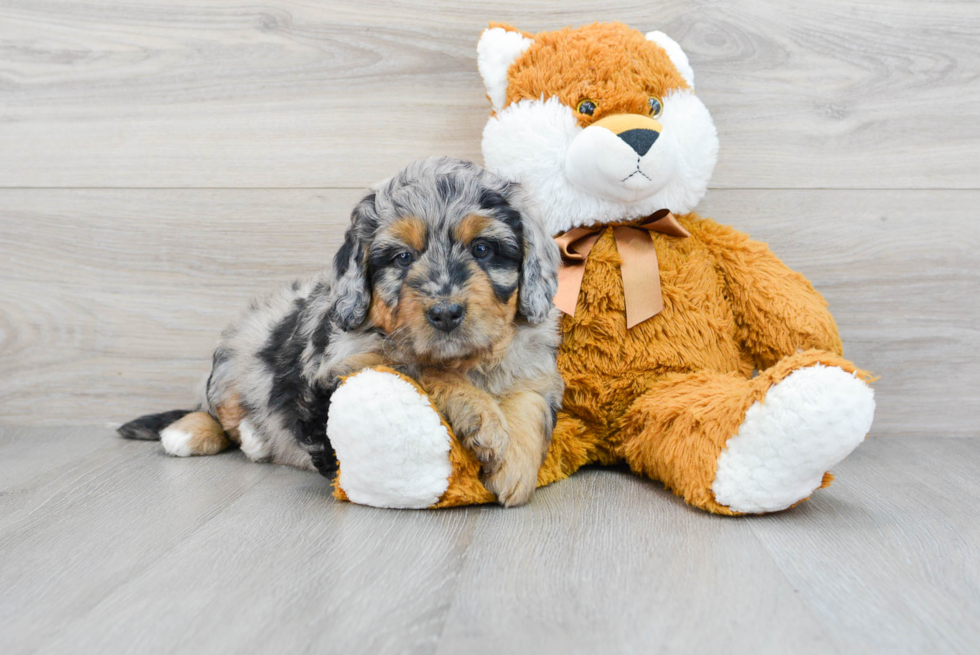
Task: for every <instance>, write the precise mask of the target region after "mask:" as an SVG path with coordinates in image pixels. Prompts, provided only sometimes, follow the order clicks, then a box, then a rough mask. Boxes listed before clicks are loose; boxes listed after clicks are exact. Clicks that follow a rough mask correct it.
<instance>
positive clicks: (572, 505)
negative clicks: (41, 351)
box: [0, 428, 980, 654]
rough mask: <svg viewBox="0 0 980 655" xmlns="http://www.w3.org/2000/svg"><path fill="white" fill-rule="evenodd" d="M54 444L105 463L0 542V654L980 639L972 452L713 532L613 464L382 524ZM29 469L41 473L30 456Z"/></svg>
mask: <svg viewBox="0 0 980 655" xmlns="http://www.w3.org/2000/svg"><path fill="white" fill-rule="evenodd" d="M30 433H33V438H34V440H35V441H36V442H37V443H38V444H39V445H43V444H45V443H48V442H50V443H56V442H57V439H58V435H57V434H56V433H55V432H54V431H50V430H48V429H37V428H35V429H33V430H27V431H23V432H21V433H20V434H22V435H30ZM72 438H73V439H74V440H76V441H81V442H86V443H89V444H90V447H93V448H95V447H99V448H101V447H103V445H109V446H110V448H107V449H104V453H103V459H102V460H101V461H99V462H95V461H92V462H89V463H87V464H85V465H84V469H85V470H84V471H81V474H80V475H77V476H76V477H75V479H74V481H73V482H71V483H70V484H66V485H65V487H64V488H63V489H61V490H59V491H58V492H57V493H55V494H52V495H51V496H50V498H49V499H48V500H47V501H46V502H44V503H43V504H42V505H40V506H39V507H37V508H36V509H35V510H34V511H32V512H31V513H30V515H29V516H26V517H22V518H21V519H20V520H19V521H17V522H16V523H15V524H8V525H6V526H3V527H0V584H2V585H3V587H2V588H3V589H4V593H3V594H0V644H3V650H4V652H5V653H25V652H41V653H69V652H70V653H104V652H141V653H142V652H146V653H158V652H159V653H164V652H167V653H184V652H187V653H191V652H193V653H217V652H242V651H248V652H255V653H265V652H302V653H306V652H309V653H314V652H316V653H322V652H327V653H345V654H356V653H392V652H398V653H403V652H410V653H456V652H475V653H481V652H509V653H530V652H536V653H552V652H554V653H559V652H561V653H579V652H582V653H584V652H597V651H601V652H644V653H648V652H658V653H673V652H678V653H693V652H718V651H719V650H724V651H725V652H733V653H735V652H760V653H768V652H773V653H785V652H799V653H806V652H819V653H828V652H830V653H833V652H840V653H877V652H889V653H905V652H910V653H911V652H937V653H939V652H942V653H946V652H962V653H970V652H975V651H976V648H977V647H978V645H980V631H978V629H977V626H980V591H978V590H980V584H978V583H980V545H978V544H980V538H978V537H980V534H978V527H977V526H978V525H980V509H978V507H977V505H976V503H974V502H973V500H972V499H974V498H975V497H976V496H977V494H978V493H980V483H978V482H977V479H976V476H975V472H974V471H973V464H972V463H973V462H974V461H976V458H977V456H978V455H980V440H977V439H935V438H898V439H876V440H871V441H870V442H869V443H867V444H865V445H863V446H862V447H861V448H859V449H858V451H857V452H856V453H855V454H854V455H853V456H852V457H851V458H849V459H848V460H847V461H846V462H845V463H844V464H843V465H841V466H840V467H838V469H837V470H836V473H837V474H838V480H837V482H835V484H834V485H833V486H831V487H830V488H829V489H827V490H824V491H821V492H819V493H818V494H817V495H816V496H815V497H814V498H813V499H812V500H811V501H809V502H807V503H804V504H803V505H801V506H799V507H797V508H794V509H791V510H788V511H786V512H783V513H780V514H775V515H772V516H768V517H761V518H758V517H757V518H743V519H731V518H724V517H716V516H711V515H707V514H704V513H701V512H698V511H696V510H693V509H690V508H687V507H686V506H684V505H683V504H682V503H681V501H680V500H679V499H677V498H676V497H674V496H672V495H671V494H669V493H667V492H666V491H664V490H663V489H662V488H660V487H659V485H656V484H653V483H650V482H647V481H644V480H641V479H638V478H636V477H634V476H633V475H632V474H630V473H628V472H627V471H624V470H616V469H612V470H602V469H599V470H597V469H590V470H586V471H582V472H580V473H579V474H577V475H575V476H573V477H572V478H571V479H570V480H567V481H564V482H561V483H558V484H555V485H552V486H550V487H548V488H545V489H543V490H541V491H540V492H539V493H538V494H537V495H536V496H535V499H534V501H533V502H532V503H531V504H530V505H528V506H526V507H524V508H519V509H513V510H504V509H500V508H496V507H479V508H461V509H456V510H447V511H435V512H414V511H388V510H376V509H372V508H366V507H359V506H354V505H349V504H343V503H337V502H335V501H333V500H332V498H331V497H330V496H329V486H328V484H327V481H326V480H324V479H323V478H321V477H319V476H317V475H315V474H312V473H306V472H302V471H297V470H293V469H286V468H282V467H276V466H272V465H256V464H252V463H249V462H247V461H246V460H245V459H244V458H243V457H242V456H241V455H240V454H239V453H228V454H224V455H221V456H218V457H211V458H195V459H174V458H168V457H166V456H164V455H162V454H161V453H160V451H159V446H158V444H152V443H145V442H140V443H136V442H126V441H122V440H118V439H114V438H112V437H111V436H110V435H108V434H107V432H106V431H105V430H104V429H99V428H90V429H88V430H85V429H79V430H78V431H77V433H76V434H74V435H73V436H72ZM0 447H2V446H0ZM0 459H2V458H0ZM25 467H26V468H29V469H33V470H35V472H36V473H37V474H38V475H39V476H41V477H44V475H45V474H44V472H43V460H42V459H41V458H37V459H36V460H35V461H34V462H33V463H31V464H26V465H25ZM2 498H3V496H0V499H2Z"/></svg>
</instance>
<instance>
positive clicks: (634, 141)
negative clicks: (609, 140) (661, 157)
mask: <svg viewBox="0 0 980 655" xmlns="http://www.w3.org/2000/svg"><path fill="white" fill-rule="evenodd" d="M658 136H660V133H659V132H654V131H653V130H626V131H625V132H621V133H620V135H619V138H620V139H622V140H623V141H625V142H626V145H628V146H629V147H630V148H632V149H633V150H634V151H635V152H636V154H638V155H639V156H640V157H642V156H643V155H645V154H647V152H649V151H650V146H652V145H653V144H654V143H655V142H656V141H657V137H658Z"/></svg>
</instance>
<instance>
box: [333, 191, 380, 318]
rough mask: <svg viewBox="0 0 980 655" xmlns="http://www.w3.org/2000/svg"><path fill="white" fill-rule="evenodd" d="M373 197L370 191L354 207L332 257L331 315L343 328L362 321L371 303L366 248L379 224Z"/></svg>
mask: <svg viewBox="0 0 980 655" xmlns="http://www.w3.org/2000/svg"><path fill="white" fill-rule="evenodd" d="M374 199H375V194H373V193H371V194H370V195H368V196H366V197H365V198H364V199H363V200H361V202H359V203H358V204H357V206H356V207H354V211H352V212H351V215H350V227H348V228H347V232H346V233H345V234H344V243H343V245H342V246H340V250H338V251H337V254H336V255H334V258H333V270H334V283H333V287H332V288H331V289H330V297H331V298H330V319H331V321H333V323H334V324H335V325H337V327H339V328H340V329H341V330H343V331H344V332H349V331H350V330H353V329H354V328H356V327H358V326H359V325H360V324H361V323H363V322H364V319H365V318H367V312H368V308H369V307H370V305H371V287H370V284H369V281H368V271H367V250H368V246H369V245H370V243H371V238H372V236H373V235H374V230H375V228H376V227H377V225H378V214H377V210H376V208H375V206H374Z"/></svg>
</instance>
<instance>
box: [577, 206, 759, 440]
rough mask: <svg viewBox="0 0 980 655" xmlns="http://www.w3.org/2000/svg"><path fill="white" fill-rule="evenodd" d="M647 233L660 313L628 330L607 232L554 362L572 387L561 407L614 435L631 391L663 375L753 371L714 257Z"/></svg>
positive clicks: (685, 242)
mask: <svg viewBox="0 0 980 655" xmlns="http://www.w3.org/2000/svg"><path fill="white" fill-rule="evenodd" d="M699 220H700V219H699V218H698V217H697V216H696V215H693V214H691V215H688V216H684V217H681V218H680V219H679V221H680V223H681V224H682V225H684V226H685V227H687V228H688V229H691V228H693V227H694V225H695V223H696V222H697V221H699ZM650 236H651V238H652V239H653V242H654V245H655V247H656V250H657V260H658V261H659V263H660V280H661V289H662V292H663V303H664V309H663V311H661V312H660V313H659V314H657V315H656V316H654V317H652V318H650V319H648V320H646V321H644V322H642V323H640V324H639V325H635V326H633V327H632V328H629V329H627V327H626V314H625V298H624V292H623V280H622V275H621V272H620V263H621V260H620V256H619V253H618V252H617V249H616V243H615V241H614V239H613V234H612V230H611V229H606V230H605V231H604V232H603V234H602V236H601V237H600V238H599V240H598V241H597V242H596V245H595V246H594V247H593V249H592V252H591V253H590V254H589V258H588V260H587V262H586V269H585V277H584V279H583V284H582V290H581V292H580V294H579V300H578V306H577V310H576V312H575V315H574V316H569V315H567V314H566V315H564V316H563V320H562V334H563V342H562V346H561V349H560V351H559V359H558V362H559V367H560V368H561V371H562V375H563V376H564V378H565V380H566V383H567V384H568V388H569V390H570V391H569V393H567V394H566V396H565V400H564V407H565V409H566V410H568V411H569V412H571V413H573V414H575V415H577V416H579V417H580V418H582V419H583V420H585V421H586V422H587V423H589V424H590V427H592V428H594V429H596V430H599V431H601V432H604V431H607V430H612V431H615V427H616V422H617V419H618V417H620V416H621V415H622V414H623V412H624V411H625V410H626V408H627V407H628V406H629V404H630V403H631V402H632V400H631V399H632V398H633V397H634V395H635V390H636V389H638V388H645V387H647V386H648V385H649V384H651V383H652V382H655V381H656V380H659V379H662V378H663V377H664V376H666V375H668V374H671V373H691V372H694V371H700V370H710V371H715V372H718V373H737V374H740V375H742V376H746V377H747V376H748V375H751V373H752V363H751V362H750V361H748V360H747V359H746V358H744V357H743V356H742V354H741V352H740V350H739V347H738V344H737V343H736V341H735V317H734V314H733V313H732V310H731V307H730V306H729V304H728V302H727V300H726V297H725V287H724V281H723V280H722V279H721V278H720V276H719V275H718V272H717V270H716V264H715V261H714V259H713V257H712V256H711V253H710V252H709V251H708V249H707V248H706V247H705V245H704V244H703V243H701V242H700V240H699V239H698V238H697V237H696V236H693V235H692V236H691V237H688V238H686V239H679V238H676V237H671V236H666V235H662V234H651V235H650ZM610 438H614V435H610Z"/></svg>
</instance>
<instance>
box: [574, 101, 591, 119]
mask: <svg viewBox="0 0 980 655" xmlns="http://www.w3.org/2000/svg"><path fill="white" fill-rule="evenodd" d="M575 110H576V111H577V112H578V113H580V114H585V115H586V116H591V115H592V114H594V113H595V110H596V104H595V103H594V102H592V101H591V100H589V99H588V98H585V99H584V100H579V101H578V105H577V106H576V107H575Z"/></svg>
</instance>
